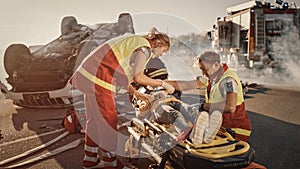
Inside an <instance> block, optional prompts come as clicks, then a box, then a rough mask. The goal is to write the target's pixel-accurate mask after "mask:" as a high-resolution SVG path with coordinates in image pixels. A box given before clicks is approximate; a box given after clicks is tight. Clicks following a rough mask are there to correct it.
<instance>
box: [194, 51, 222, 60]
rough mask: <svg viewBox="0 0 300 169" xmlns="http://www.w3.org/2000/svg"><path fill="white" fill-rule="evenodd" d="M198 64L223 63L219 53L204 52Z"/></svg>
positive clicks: (199, 57)
mask: <svg viewBox="0 0 300 169" xmlns="http://www.w3.org/2000/svg"><path fill="white" fill-rule="evenodd" d="M197 59H198V62H207V63H215V62H218V63H220V62H221V57H220V55H219V54H218V53H216V52H213V51H205V52H202V53H201V54H200V55H199V56H198V57H197Z"/></svg>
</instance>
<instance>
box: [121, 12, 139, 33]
mask: <svg viewBox="0 0 300 169" xmlns="http://www.w3.org/2000/svg"><path fill="white" fill-rule="evenodd" d="M118 32H119V33H120V34H124V33H132V34H134V33H135V31H134V28H133V22H132V17H131V15H130V14H129V13H121V14H120V15H119V19H118Z"/></svg>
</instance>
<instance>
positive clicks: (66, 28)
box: [60, 16, 78, 35]
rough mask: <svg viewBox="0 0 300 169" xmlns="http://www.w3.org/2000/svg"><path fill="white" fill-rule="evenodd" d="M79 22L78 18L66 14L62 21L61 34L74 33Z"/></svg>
mask: <svg viewBox="0 0 300 169" xmlns="http://www.w3.org/2000/svg"><path fill="white" fill-rule="evenodd" d="M77 24H78V23H77V20H76V18H75V17H74V16H65V17H64V18H63V19H62V21H61V26H60V29H61V34H62V35H67V34H69V33H72V31H73V27H75V26H76V25H77Z"/></svg>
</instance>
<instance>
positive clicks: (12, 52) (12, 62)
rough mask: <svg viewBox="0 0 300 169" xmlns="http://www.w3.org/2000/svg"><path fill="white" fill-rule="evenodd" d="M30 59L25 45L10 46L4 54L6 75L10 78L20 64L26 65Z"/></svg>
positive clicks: (30, 55) (29, 53)
mask: <svg viewBox="0 0 300 169" xmlns="http://www.w3.org/2000/svg"><path fill="white" fill-rule="evenodd" d="M31 57H32V54H31V52H30V50H29V48H28V47H27V46H26V45H24V44H12V45H10V46H9V47H8V48H7V49H6V50H5V53H4V68H5V71H6V73H7V74H8V75H9V76H11V75H12V74H13V72H14V71H16V70H17V69H19V68H20V67H21V65H22V64H26V63H28V62H29V61H30V59H31Z"/></svg>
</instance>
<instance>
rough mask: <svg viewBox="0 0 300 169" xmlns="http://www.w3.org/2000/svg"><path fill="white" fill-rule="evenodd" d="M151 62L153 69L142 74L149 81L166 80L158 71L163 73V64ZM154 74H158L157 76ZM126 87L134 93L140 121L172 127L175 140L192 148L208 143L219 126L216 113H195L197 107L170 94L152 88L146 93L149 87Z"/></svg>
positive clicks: (219, 121)
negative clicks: (183, 142)
mask: <svg viewBox="0 0 300 169" xmlns="http://www.w3.org/2000/svg"><path fill="white" fill-rule="evenodd" d="M152 62H153V63H152V64H155V65H156V67H155V68H152V69H151V68H149V67H148V68H147V69H146V70H145V74H146V75H147V76H150V77H151V78H157V79H162V80H164V79H166V78H167V72H165V73H166V75H165V74H163V73H162V70H163V69H164V70H165V68H163V66H164V65H161V64H163V63H161V62H160V60H152ZM150 64H151V62H150ZM148 65H149V63H148ZM155 72H159V73H158V74H157V76H156V74H155ZM164 75H165V76H164ZM130 88H132V89H131V90H134V91H135V92H134V93H135V94H134V97H133V99H132V101H133V104H134V105H135V106H136V108H137V116H138V117H139V118H140V119H143V118H149V117H152V118H154V120H155V121H157V122H158V123H161V124H173V126H174V128H175V130H176V132H177V133H178V138H177V139H176V140H177V141H181V140H183V139H190V140H191V141H192V142H193V144H195V145H199V144H202V143H208V144H209V143H211V142H212V141H213V140H214V138H215V136H216V134H217V133H218V131H219V129H220V127H221V125H222V113H221V112H220V111H213V112H211V113H208V112H206V111H201V112H199V111H198V110H199V106H189V105H187V104H185V103H182V102H181V101H180V100H179V99H177V98H176V97H175V96H174V95H167V93H166V92H164V91H161V90H160V91H159V90H157V89H153V88H152V90H149V88H151V87H149V86H148V87H147V86H142V85H139V84H132V85H131V86H130ZM175 107H176V108H175ZM187 121H188V122H190V123H188V122H187Z"/></svg>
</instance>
